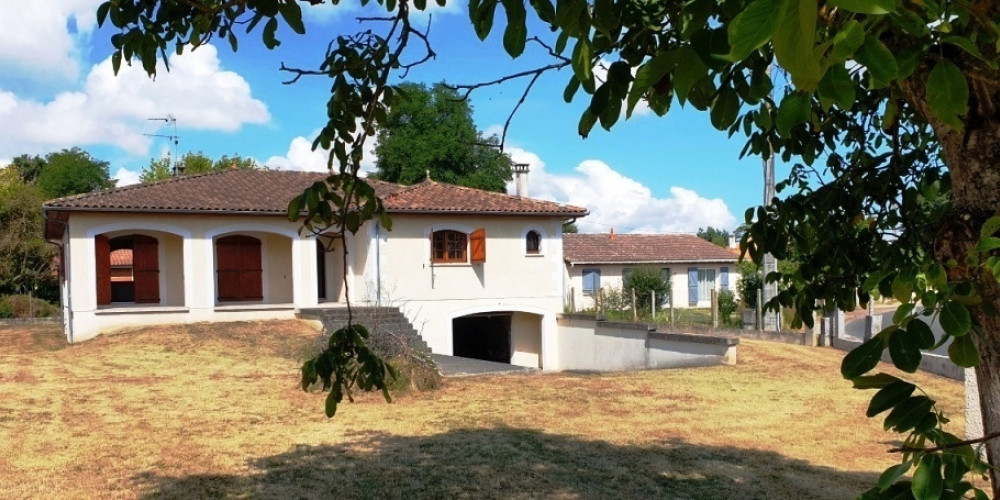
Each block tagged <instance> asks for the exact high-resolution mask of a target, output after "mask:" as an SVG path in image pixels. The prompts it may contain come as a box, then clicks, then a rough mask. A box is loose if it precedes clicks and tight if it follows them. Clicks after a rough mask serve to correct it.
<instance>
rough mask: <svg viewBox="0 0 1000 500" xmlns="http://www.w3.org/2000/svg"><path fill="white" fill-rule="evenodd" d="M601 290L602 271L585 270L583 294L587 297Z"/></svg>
mask: <svg viewBox="0 0 1000 500" xmlns="http://www.w3.org/2000/svg"><path fill="white" fill-rule="evenodd" d="M600 289H601V270H600V269H584V270H583V293H584V294H586V295H593V294H594V293H597V291H598V290H600Z"/></svg>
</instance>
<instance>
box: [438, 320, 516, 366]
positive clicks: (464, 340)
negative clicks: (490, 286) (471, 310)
mask: <svg viewBox="0 0 1000 500" xmlns="http://www.w3.org/2000/svg"><path fill="white" fill-rule="evenodd" d="M510 323H511V314H510V313H491V314H477V315H472V316H463V317H461V318H455V319H453V320H452V321H451V332H452V333H451V336H452V346H453V349H454V350H453V355H455V356H461V357H463V358H474V359H483V360H486V361H496V362H498V363H510V350H511V346H510Z"/></svg>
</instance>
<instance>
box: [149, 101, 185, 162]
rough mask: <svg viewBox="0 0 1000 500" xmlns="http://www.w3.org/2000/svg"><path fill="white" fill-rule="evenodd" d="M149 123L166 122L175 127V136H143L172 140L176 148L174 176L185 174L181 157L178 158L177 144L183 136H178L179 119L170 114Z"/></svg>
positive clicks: (150, 119)
mask: <svg viewBox="0 0 1000 500" xmlns="http://www.w3.org/2000/svg"><path fill="white" fill-rule="evenodd" d="M147 120H149V121H157V122H166V123H169V124H171V125H173V126H174V133H173V134H170V135H168V134H142V135H145V136H148V137H163V138H164V139H170V142H171V144H172V145H173V146H174V158H173V173H174V176H178V175H181V174H183V173H184V167H182V166H181V164H180V157H178V156H177V144H178V143H179V142H180V138H181V136H179V135H177V118H175V117H174V115H172V114H168V115H167V116H166V118H147Z"/></svg>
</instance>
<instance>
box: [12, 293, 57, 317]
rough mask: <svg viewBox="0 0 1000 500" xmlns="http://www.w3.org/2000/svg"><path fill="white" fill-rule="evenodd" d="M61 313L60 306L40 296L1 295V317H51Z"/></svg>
mask: <svg viewBox="0 0 1000 500" xmlns="http://www.w3.org/2000/svg"><path fill="white" fill-rule="evenodd" d="M57 314H59V307H58V306H56V305H54V304H52V303H50V302H46V301H44V300H42V299H39V298H38V297H29V296H27V295H4V296H2V297H0V318H49V317H52V316H55V315H57Z"/></svg>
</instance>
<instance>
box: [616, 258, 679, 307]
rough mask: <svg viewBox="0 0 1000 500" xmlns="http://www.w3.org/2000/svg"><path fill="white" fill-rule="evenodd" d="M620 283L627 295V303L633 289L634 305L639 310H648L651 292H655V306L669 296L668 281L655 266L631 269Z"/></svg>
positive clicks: (663, 302)
mask: <svg viewBox="0 0 1000 500" xmlns="http://www.w3.org/2000/svg"><path fill="white" fill-rule="evenodd" d="M622 283H623V284H622V290H623V294H625V295H626V296H627V297H628V302H629V305H631V302H632V290H633V289H635V306H636V307H637V308H639V310H640V311H649V310H650V306H651V305H652V298H653V297H652V294H651V292H655V293H656V302H657V304H656V306H657V308H659V307H660V306H662V305H663V304H665V303H666V302H667V298H668V297H669V296H670V281H669V280H666V279H663V275H662V274H661V271H660V270H659V269H657V268H653V267H640V268H636V269H633V270H632V271H631V272H630V273H628V274H626V275H625V279H624V280H623V281H622Z"/></svg>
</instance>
